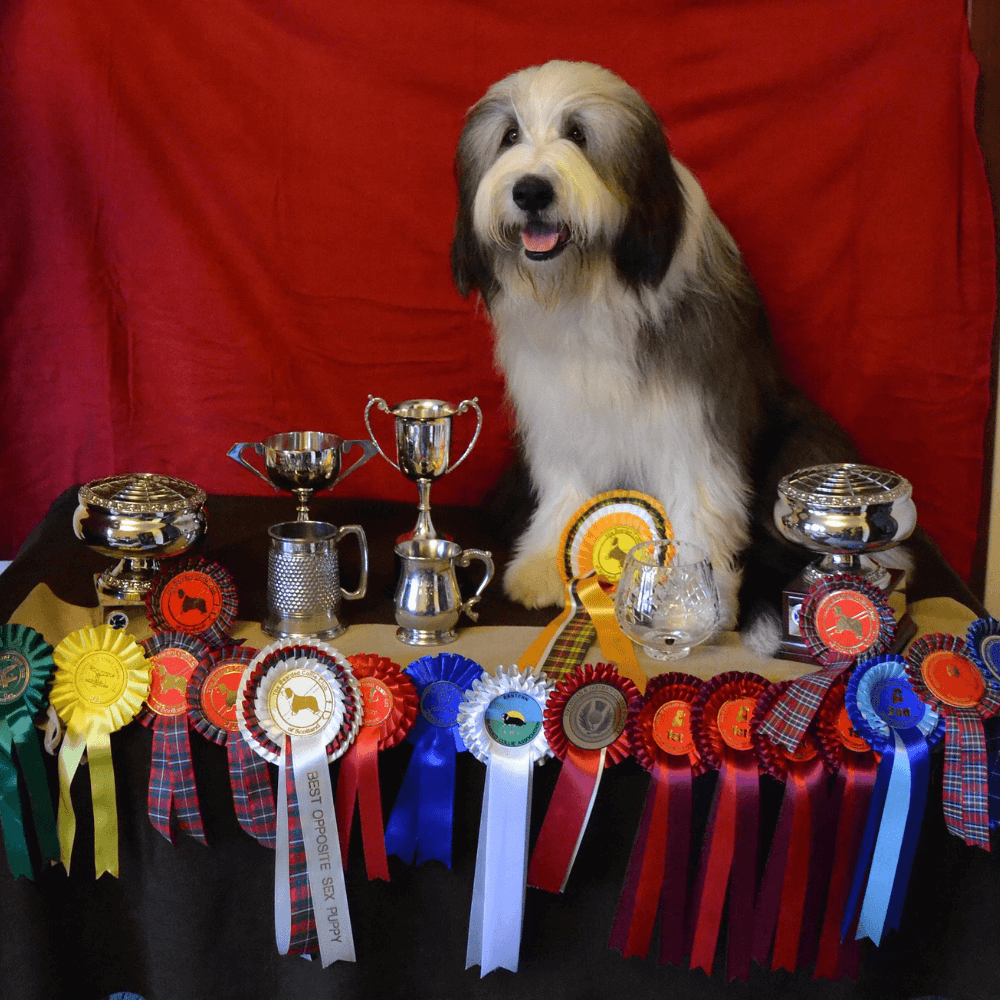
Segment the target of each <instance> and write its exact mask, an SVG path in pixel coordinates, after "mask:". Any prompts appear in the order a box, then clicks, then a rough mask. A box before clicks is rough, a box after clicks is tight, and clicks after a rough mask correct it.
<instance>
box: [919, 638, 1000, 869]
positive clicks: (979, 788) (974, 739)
mask: <svg viewBox="0 0 1000 1000" xmlns="http://www.w3.org/2000/svg"><path fill="white" fill-rule="evenodd" d="M906 676H907V677H908V678H909V681H910V686H911V687H912V688H913V690H914V691H915V692H916V693H917V697H918V698H920V700H921V701H922V702H924V703H925V704H926V705H930V707H931V708H933V709H934V711H935V712H937V713H938V714H939V715H940V716H942V718H944V720H945V729H944V781H943V783H942V787H941V805H942V809H943V811H944V821H945V825H946V826H947V827H948V831H949V832H950V833H953V834H954V835H955V836H956V837H961V838H962V839H963V840H964V841H965V842H966V843H967V844H969V845H971V846H973V847H981V848H982V849H983V850H984V851H988V850H989V849H990V827H989V812H988V797H989V787H988V781H987V762H986V734H985V732H984V731H983V719H988V718H990V717H991V716H993V715H996V713H997V710H998V709H1000V690H998V689H997V688H996V687H995V686H994V684H993V683H991V682H988V681H987V679H986V675H985V674H984V672H983V670H982V668H981V667H980V666H979V663H978V662H977V658H976V656H975V654H974V653H973V651H972V649H971V648H970V647H969V645H968V644H967V643H966V641H965V639H964V638H959V637H958V636H955V635H947V634H944V633H936V634H934V635H925V636H921V637H920V638H919V639H917V640H916V641H915V642H914V643H913V644H912V645H911V646H910V649H909V652H908V653H907V654H906Z"/></svg>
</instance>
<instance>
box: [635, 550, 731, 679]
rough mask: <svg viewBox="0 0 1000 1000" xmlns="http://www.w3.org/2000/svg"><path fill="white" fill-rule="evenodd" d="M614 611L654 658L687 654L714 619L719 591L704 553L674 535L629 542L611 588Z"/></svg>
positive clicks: (710, 630) (707, 634)
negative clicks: (622, 567)
mask: <svg viewBox="0 0 1000 1000" xmlns="http://www.w3.org/2000/svg"><path fill="white" fill-rule="evenodd" d="M615 617H616V618H617V619H618V624H619V625H621V628H622V631H623V632H624V633H625V634H626V635H627V636H628V637H629V638H630V639H631V640H632V641H633V642H635V643H638V644H639V645H640V646H642V648H643V649H644V650H645V651H646V652H647V653H648V654H649V655H650V656H651V657H653V658H654V659H656V660H679V659H681V658H682V657H684V656H687V655H688V653H690V652H691V648H692V647H693V646H697V645H698V643H700V642H704V641H705V640H706V639H708V638H709V637H710V636H711V635H712V634H713V633H714V632H715V630H716V628H717V627H718V623H719V592H718V590H717V588H716V586H715V576H714V574H713V573H712V564H711V562H709V559H708V553H707V552H706V551H705V550H704V549H703V548H701V547H700V546H698V545H695V544H694V543H692V542H682V541H678V540H677V539H653V541H650V542H640V543H639V544H638V545H636V546H634V547H633V548H632V549H630V550H629V553H628V555H627V556H626V558H625V568H624V569H623V571H622V575H621V579H620V580H619V581H618V588H617V590H616V591H615Z"/></svg>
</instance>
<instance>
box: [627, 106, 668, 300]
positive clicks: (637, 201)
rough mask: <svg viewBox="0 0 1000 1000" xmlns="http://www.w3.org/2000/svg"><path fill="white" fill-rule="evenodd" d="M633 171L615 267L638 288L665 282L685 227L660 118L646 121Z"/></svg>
mask: <svg viewBox="0 0 1000 1000" xmlns="http://www.w3.org/2000/svg"><path fill="white" fill-rule="evenodd" d="M633 152H634V159H633V161H632V164H631V169H630V170H629V171H627V172H626V176H624V177H623V178H622V181H623V184H622V188H623V190H624V193H625V196H626V198H627V199H628V203H629V211H628V215H627V216H626V219H625V225H624V227H623V228H622V231H621V234H620V235H619V237H618V239H617V240H616V241H615V244H614V259H615V265H616V266H617V268H618V273H619V275H620V276H621V278H622V280H623V281H624V282H625V283H626V284H628V285H631V286H632V287H633V288H639V287H640V286H643V285H645V286H648V287H651V288H655V287H656V286H657V285H659V284H660V282H661V281H662V280H663V278H664V275H666V273H667V268H668V267H670V261H671V259H672V258H673V256H674V251H675V250H676V249H677V242H678V240H679V239H680V235H681V232H682V231H683V228H684V195H683V192H682V190H681V182H680V179H679V178H678V176H677V171H676V170H674V163H673V160H672V159H671V156H670V150H669V148H668V147H667V142H666V139H665V138H664V136H663V129H662V127H661V125H660V122H659V119H658V118H656V116H655V115H653V114H652V112H650V118H649V119H648V120H646V121H644V123H643V129H642V134H641V138H640V141H639V142H638V143H637V148H636V149H635V150H634V151H633Z"/></svg>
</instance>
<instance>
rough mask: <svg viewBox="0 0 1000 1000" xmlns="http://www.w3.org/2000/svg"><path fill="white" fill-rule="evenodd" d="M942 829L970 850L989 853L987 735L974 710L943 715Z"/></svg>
mask: <svg viewBox="0 0 1000 1000" xmlns="http://www.w3.org/2000/svg"><path fill="white" fill-rule="evenodd" d="M944 741H945V742H944V790H943V793H942V800H943V802H942V806H943V811H944V821H945V825H946V826H947V827H948V831H949V832H950V833H953V834H954V835H955V836H956V837H961V838H962V839H963V840H964V841H965V842H966V843H967V844H968V845H969V846H970V847H981V848H982V849H983V850H984V851H988V850H989V849H990V831H989V805H988V802H989V786H988V783H987V759H986V734H985V732H984V731H983V724H982V721H981V720H980V719H979V716H978V715H977V714H976V713H975V711H974V710H971V711H970V710H964V711H963V710H959V711H953V712H950V713H948V714H946V715H945V737H944Z"/></svg>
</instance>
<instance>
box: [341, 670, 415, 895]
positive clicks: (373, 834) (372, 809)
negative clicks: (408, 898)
mask: <svg viewBox="0 0 1000 1000" xmlns="http://www.w3.org/2000/svg"><path fill="white" fill-rule="evenodd" d="M347 660H348V662H349V663H350V664H351V669H352V670H353V672H354V676H355V677H356V678H357V680H358V685H359V687H360V688H361V698H362V703H363V715H362V718H361V729H360V730H359V731H358V735H357V736H356V737H355V739H354V742H353V743H352V744H351V745H350V746H349V747H348V749H347V752H346V753H345V754H344V757H343V759H342V760H341V764H340V773H339V775H338V776H337V792H336V796H335V809H336V815H337V830H338V832H339V834H340V853H341V857H342V859H343V864H344V868H345V869H346V868H347V854H348V847H349V845H350V840H351V824H352V822H353V820H354V803H355V802H357V803H358V811H359V813H360V815H361V840H362V843H363V844H364V851H365V868H366V869H367V871H368V878H369V880H371V879H375V878H382V879H386V880H387V881H388V879H389V862H388V859H387V857H386V850H385V828H384V825H383V822H382V794H381V790H380V788H379V779H378V753H379V751H381V750H389V749H390V748H392V747H394V746H396V745H397V744H398V743H399V742H400V741H401V740H402V739H403V738H404V737H405V736H406V734H407V733H408V732H409V731H410V727H411V726H412V725H413V723H414V722H415V721H416V718H417V709H418V707H419V703H420V699H419V698H418V697H417V689H416V688H415V687H414V686H413V681H412V680H410V678H409V677H408V676H407V675H406V674H405V673H404V672H403V668H402V667H401V666H400V665H399V664H398V663H394V662H393V661H392V660H390V659H388V658H387V657H385V656H376V655H375V654H373V653H356V654H355V655H354V656H349V657H347Z"/></svg>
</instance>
